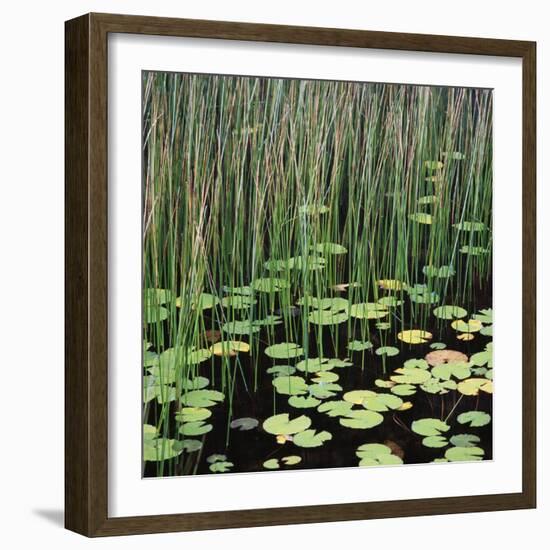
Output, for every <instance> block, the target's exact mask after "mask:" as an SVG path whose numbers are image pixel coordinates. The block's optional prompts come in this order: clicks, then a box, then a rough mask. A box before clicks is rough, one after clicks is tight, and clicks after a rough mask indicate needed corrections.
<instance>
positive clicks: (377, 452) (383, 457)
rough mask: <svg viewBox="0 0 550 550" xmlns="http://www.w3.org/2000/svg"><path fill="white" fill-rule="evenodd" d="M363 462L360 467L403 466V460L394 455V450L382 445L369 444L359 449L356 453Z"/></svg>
mask: <svg viewBox="0 0 550 550" xmlns="http://www.w3.org/2000/svg"><path fill="white" fill-rule="evenodd" d="M355 454H356V455H357V456H358V457H359V458H360V459H361V460H360V462H359V466H390V465H393V464H403V460H402V459H401V458H400V457H399V456H397V455H395V454H392V449H391V448H390V447H388V446H387V445H382V444H381V443H367V444H365V445H361V446H360V447H358V448H357V451H356V453H355Z"/></svg>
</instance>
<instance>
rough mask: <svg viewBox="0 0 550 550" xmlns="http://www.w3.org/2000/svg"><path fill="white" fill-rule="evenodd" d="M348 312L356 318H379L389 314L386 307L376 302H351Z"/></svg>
mask: <svg viewBox="0 0 550 550" xmlns="http://www.w3.org/2000/svg"><path fill="white" fill-rule="evenodd" d="M349 314H350V316H351V317H355V318H357V319H381V318H382V317H386V316H387V315H388V314H389V311H388V309H387V308H386V307H385V306H383V305H381V304H377V303H371V302H367V303H361V304H353V305H352V306H351V307H350V310H349Z"/></svg>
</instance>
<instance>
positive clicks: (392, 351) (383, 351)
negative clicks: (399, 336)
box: [374, 346, 399, 357]
mask: <svg viewBox="0 0 550 550" xmlns="http://www.w3.org/2000/svg"><path fill="white" fill-rule="evenodd" d="M374 353H376V355H387V356H388V357H393V356H394V355H398V354H399V348H395V347H393V346H382V347H380V348H378V349H377V350H376V351H375V352H374Z"/></svg>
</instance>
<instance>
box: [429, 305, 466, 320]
mask: <svg viewBox="0 0 550 550" xmlns="http://www.w3.org/2000/svg"><path fill="white" fill-rule="evenodd" d="M433 314H434V315H435V316H436V317H437V318H439V319H462V317H466V315H468V312H467V311H466V310H465V309H464V308H461V307H458V306H440V307H436V308H435V309H434V311H433Z"/></svg>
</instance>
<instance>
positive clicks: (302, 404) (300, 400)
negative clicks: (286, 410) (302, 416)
mask: <svg viewBox="0 0 550 550" xmlns="http://www.w3.org/2000/svg"><path fill="white" fill-rule="evenodd" d="M319 403H321V401H319V399H316V398H315V397H311V396H309V397H303V396H301V395H292V396H291V397H289V398H288V404H289V405H290V406H291V407H294V408H296V409H310V408H312V407H316V406H317V405H319Z"/></svg>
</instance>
